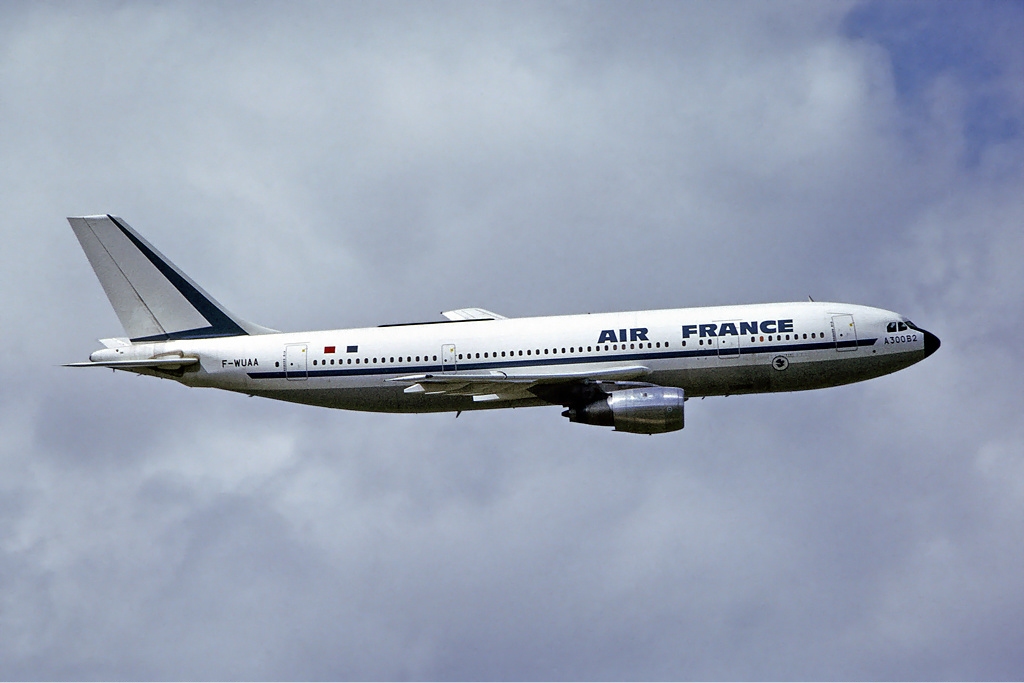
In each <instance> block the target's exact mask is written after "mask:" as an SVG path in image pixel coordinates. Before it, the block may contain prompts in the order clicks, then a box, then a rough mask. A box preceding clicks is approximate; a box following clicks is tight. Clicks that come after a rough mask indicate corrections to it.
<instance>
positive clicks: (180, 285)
mask: <svg viewBox="0 0 1024 683" xmlns="http://www.w3.org/2000/svg"><path fill="white" fill-rule="evenodd" d="M107 218H109V219H110V220H111V221H113V223H114V225H116V226H117V227H118V228H119V229H120V230H121V232H122V233H124V236H125V237H127V238H128V239H129V240H131V242H132V244H134V245H135V247H136V248H137V249H138V250H139V251H141V252H142V254H143V255H144V256H145V257H146V258H147V259H149V261H150V263H152V264H153V265H154V266H156V269H157V270H159V271H160V274H161V275H163V276H164V277H165V278H167V281H168V282H170V283H171V285H172V286H173V287H174V288H175V289H177V290H178V291H179V292H180V293H181V295H182V296H183V297H185V300H186V301H188V302H189V303H190V304H192V307H193V308H195V309H196V310H197V311H199V315H201V316H203V317H204V318H206V320H207V322H209V323H210V326H209V327H198V328H195V329H192V330H181V331H179V332H169V333H167V334H154V335H152V336H149V337H137V338H135V339H132V341H133V342H147V341H168V340H172V339H205V338H207V337H237V336H239V335H246V334H248V332H246V331H245V330H243V329H242V328H241V327H239V325H238V323H236V322H235V321H234V320H232V319H231V318H230V317H229V316H228V315H227V314H226V313H225V312H224V311H222V310H221V309H220V307H219V306H217V304H215V303H213V302H212V301H210V300H209V299H208V298H206V297H205V296H204V295H203V294H202V293H201V292H200V291H199V290H198V289H196V288H195V286H194V285H193V284H192V283H191V282H189V281H188V280H186V279H185V278H184V277H182V275H181V273H179V272H178V271H176V270H175V269H174V268H173V267H172V266H171V265H170V264H169V263H167V262H166V261H164V260H163V259H162V258H160V256H158V255H157V254H156V253H155V252H154V251H153V250H152V249H151V248H150V247H149V245H147V244H146V243H145V242H143V241H142V239H141V238H140V237H139V236H138V235H136V234H135V231H134V230H132V229H131V228H129V227H128V226H126V225H124V224H123V223H121V221H119V220H117V218H115V217H114V216H111V215H110V214H107Z"/></svg>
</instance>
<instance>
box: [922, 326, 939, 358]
mask: <svg viewBox="0 0 1024 683" xmlns="http://www.w3.org/2000/svg"><path fill="white" fill-rule="evenodd" d="M941 344H942V342H940V341H939V338H938V337H936V336H935V335H934V334H932V333H931V332H928V331H925V333H924V357H925V358H927V357H928V356H930V355H932V354H933V353H935V352H936V351H938V350H939V346H940V345H941Z"/></svg>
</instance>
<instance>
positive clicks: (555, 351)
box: [459, 342, 668, 360]
mask: <svg viewBox="0 0 1024 683" xmlns="http://www.w3.org/2000/svg"><path fill="white" fill-rule="evenodd" d="M664 346H665V348H666V349H667V348H668V342H665V343H664ZM639 347H640V348H641V349H642V348H644V345H643V343H642V342H641V343H640V344H639ZM661 347H662V342H654V343H652V342H647V348H649V349H655V348H657V349H660V348H661ZM609 348H610V350H612V351H618V350H619V345H618V344H611V346H610V347H609V345H608V344H605V345H604V350H605V351H608V350H609ZM629 348H631V349H636V348H637V344H635V343H634V344H630V345H629ZM595 350H597V351H600V350H601V347H600V345H598V346H596V347H594V346H588V347H587V351H586V352H587V353H593V352H594V351H595ZM622 350H623V351H625V350H626V345H625V344H623V345H622ZM517 353H518V354H519V355H520V356H522V355H523V351H521V350H520V351H518V352H516V351H509V352H508V355H509V356H515V355H516V354H517ZM558 353H584V351H583V347H582V346H580V347H579V348H577V347H575V346H570V347H569V350H568V351H566V350H565V347H564V346H563V347H562V349H561V351H559V350H558V349H557V348H550V349H544V353H543V355H545V356H549V355H552V354H555V355H557V354H558ZM526 355H527V356H540V355H542V354H541V350H540V349H526ZM483 357H484V358H498V352H497V351H495V352H494V353H492V354H490V355H488V353H487V352H486V351H485V352H484V354H483ZM501 357H502V358H505V357H506V356H505V352H504V351H502V352H501ZM465 358H466V360H473V359H474V358H480V354H479V353H477V354H472V353H467V354H465ZM462 359H463V354H461V353H460V354H459V360H462Z"/></svg>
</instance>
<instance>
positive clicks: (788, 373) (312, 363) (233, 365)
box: [92, 302, 929, 412]
mask: <svg viewBox="0 0 1024 683" xmlns="http://www.w3.org/2000/svg"><path fill="white" fill-rule="evenodd" d="M907 322H908V321H907V320H906V318H905V317H903V316H901V315H899V314H897V313H893V312H891V311H886V310H883V309H878V308H870V307H867V306H857V305H850V304H836V303H825V302H797V303H778V304H757V305H744V306H721V307H706V308H685V309H672V310H657V311H633V312H625V313H601V314H587V315H568V316H552V317H538V318H514V319H501V320H466V321H455V322H451V321H449V322H438V323H423V324H411V325H396V326H383V327H375V328H360V329H339V330H324V331H316V332H296V333H278V334H260V335H251V336H233V337H220V338H207V339H195V340H178V341H167V342H158V343H152V344H146V343H143V344H139V343H136V344H132V345H131V346H129V347H124V348H120V349H106V350H102V351H98V352H96V353H95V354H93V356H92V360H94V361H100V360H111V359H126V360H130V359H132V358H135V357H137V358H140V359H141V358H154V357H158V356H162V355H165V354H170V355H178V354H180V355H182V356H186V357H195V358H198V359H199V363H198V364H196V365H193V366H191V367H188V368H182V369H181V370H178V371H175V372H168V371H165V370H160V369H153V368H144V369H138V370H135V371H136V372H141V373H143V374H151V375H156V376H162V377H170V378H173V379H176V380H177V381H180V382H182V383H183V384H186V385H189V386H194V387H216V388H220V389H227V390H230V391H237V392H242V393H246V394H251V395H256V396H265V397H268V398H274V399H279V400H285V401H293V402H297V403H306V404H311V405H320V406H326V407H331V408H345V409H352V410H370V411H381V412H434V411H454V410H473V409H486V408H507V407H513V406H526V405H548V404H551V403H557V401H552V400H544V399H543V398H541V397H540V396H538V395H536V394H534V393H529V394H525V395H522V396H509V395H502V396H497V395H495V396H493V397H490V399H489V400H480V397H474V396H469V395H452V394H444V393H440V394H432V393H430V392H423V391H420V392H419V393H415V392H414V393H410V391H409V390H408V383H406V384H404V385H403V384H400V383H395V382H394V381H393V380H395V379H396V378H401V377H406V376H411V375H417V374H423V375H444V374H446V373H467V372H475V373H487V372H500V373H502V374H503V375H505V376H507V377H512V378H514V377H515V376H517V375H531V376H535V375H538V374H545V373H550V374H565V375H570V374H574V373H575V374H577V375H578V374H583V373H595V374H600V372H601V371H602V370H606V369H614V368H620V367H623V366H627V367H636V366H642V367H643V368H644V369H646V370H647V371H649V372H648V373H646V374H645V375H644V376H643V378H642V379H643V381H644V382H649V383H652V384H655V385H661V386H667V387H679V388H682V389H684V390H685V392H686V395H687V396H714V395H729V394H741V393H759V392H770V391H796V390H803V389H817V388H821V387H830V386H836V385H840V384H847V383H850V382H856V381H860V380H864V379H869V378H872V377H877V376H879V375H885V374H888V373H890V372H894V371H896V370H899V369H901V368H904V367H907V366H908V365H911V364H913V363H916V362H918V361H920V360H922V359H923V358H925V357H926V356H927V355H928V353H929V350H928V349H926V344H925V335H926V334H927V333H926V332H924V331H923V330H920V329H917V328H915V327H913V326H910V327H908V326H907ZM389 380H392V381H389ZM491 399H492V400H491Z"/></svg>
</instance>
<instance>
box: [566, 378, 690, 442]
mask: <svg viewBox="0 0 1024 683" xmlns="http://www.w3.org/2000/svg"><path fill="white" fill-rule="evenodd" d="M683 400H684V399H683V390H682V389H676V388H675V387H643V388H638V389H623V390H621V391H613V392H611V393H610V394H608V395H607V396H606V397H605V398H602V399H600V400H597V401H593V402H592V403H587V404H582V405H580V406H576V407H572V408H569V409H568V410H566V411H565V412H564V413H562V416H563V417H567V418H569V421H570V422H580V423H582V424H588V425H601V426H604V427H614V428H615V431H617V432H631V433H633V434H661V433H662V432H674V431H676V430H678V429H682V428H683Z"/></svg>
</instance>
